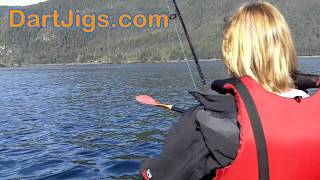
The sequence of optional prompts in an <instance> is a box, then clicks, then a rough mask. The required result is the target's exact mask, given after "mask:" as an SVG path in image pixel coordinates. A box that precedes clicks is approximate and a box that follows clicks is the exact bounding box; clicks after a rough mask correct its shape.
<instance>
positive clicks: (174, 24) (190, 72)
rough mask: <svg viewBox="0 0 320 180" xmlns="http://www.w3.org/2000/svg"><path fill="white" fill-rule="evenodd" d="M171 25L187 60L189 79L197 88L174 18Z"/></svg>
mask: <svg viewBox="0 0 320 180" xmlns="http://www.w3.org/2000/svg"><path fill="white" fill-rule="evenodd" d="M166 2H167V6H168V9H169V13H170V14H172V11H171V8H170V6H169V3H168V0H166ZM173 26H174V29H175V31H176V33H177V35H178V39H179V42H180V47H181V50H182V52H183V56H184V60H185V61H186V62H187V67H188V71H189V74H190V76H191V79H192V82H193V85H194V88H195V89H198V88H197V85H196V82H195V80H194V77H193V75H192V71H191V67H190V64H189V61H188V58H187V55H186V52H185V49H184V47H183V43H182V40H181V37H180V34H179V31H178V27H177V25H176V21H175V19H173Z"/></svg>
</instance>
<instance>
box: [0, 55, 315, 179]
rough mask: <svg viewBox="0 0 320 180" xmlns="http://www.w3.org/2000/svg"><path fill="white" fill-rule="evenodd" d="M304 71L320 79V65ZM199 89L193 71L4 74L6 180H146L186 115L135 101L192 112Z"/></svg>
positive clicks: (172, 66)
mask: <svg viewBox="0 0 320 180" xmlns="http://www.w3.org/2000/svg"><path fill="white" fill-rule="evenodd" d="M300 64H301V65H300V67H301V68H300V69H302V70H304V71H305V72H309V73H318V74H320V59H317V58H313V59H303V60H301V63H300ZM201 65H202V67H203V70H204V74H205V76H206V79H207V81H208V82H210V81H211V80H214V79H219V78H224V77H226V74H225V72H224V66H223V65H222V63H221V62H219V61H215V62H202V63H201ZM191 71H192V72H193V73H192V74H193V76H194V78H195V81H196V83H197V86H200V85H199V84H200V83H199V79H198V75H197V72H196V69H195V67H194V66H193V65H192V67H191ZM193 89H194V87H193V83H192V81H191V77H190V74H189V72H188V69H187V65H186V63H162V64H130V65H66V66H62V65H59V66H55V65H50V66H36V67H19V68H1V69H0V124H1V125H0V179H139V176H138V175H137V174H138V171H139V167H140V164H141V161H142V160H143V159H144V158H147V157H154V156H158V155H159V154H160V152H161V149H162V147H163V142H164V139H165V138H166V136H167V133H168V130H169V129H170V128H171V126H172V125H173V124H174V123H175V122H176V121H177V119H178V118H179V114H177V113H173V112H167V111H164V110H161V109H158V108H153V107H149V106H145V105H141V104H139V103H137V102H136V101H135V96H137V95H140V94H149V95H152V96H153V97H155V98H157V99H159V100H160V101H162V102H165V103H173V104H175V105H176V106H179V107H181V108H190V107H192V106H193V105H195V104H196V102H195V101H194V100H193V98H192V97H191V95H189V93H188V91H189V90H193Z"/></svg>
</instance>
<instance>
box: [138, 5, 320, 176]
mask: <svg viewBox="0 0 320 180" xmlns="http://www.w3.org/2000/svg"><path fill="white" fill-rule="evenodd" d="M222 51H223V62H224V63H225V65H226V68H227V71H228V73H229V74H230V75H231V76H232V77H234V78H231V79H227V80H220V81H215V82H214V83H213V84H212V89H213V90H215V91H217V92H219V93H222V94H224V95H217V94H212V93H208V92H206V93H203V92H192V95H193V96H194V97H195V98H196V99H197V100H198V101H199V105H198V106H197V107H194V108H192V109H190V110H189V111H187V112H186V113H184V115H183V117H182V119H180V120H179V122H178V123H177V124H176V126H175V127H174V128H173V129H172V130H171V132H170V134H169V137H168V139H167V140H166V144H165V147H164V150H163V152H162V154H161V155H160V157H158V158H155V159H149V160H146V161H144V163H143V165H142V176H143V177H144V178H145V179H212V178H214V179H223V180H224V179H244V180H255V179H272V180H274V179H275V180H278V179H279V180H282V179H320V171H319V170H318V168H319V167H318V165H319V164H320V121H319V117H320V111H319V109H320V92H317V93H316V94H314V95H312V96H310V97H309V95H308V94H307V93H306V92H305V91H302V90H298V89H297V88H296V85H295V82H294V80H293V78H294V74H295V72H296V71H297V56H296V52H295V49H294V46H293V42H292V38H291V34H290V31H289V28H288V25H287V23H286V21H285V19H284V17H283V15H282V14H281V13H280V12H279V10H277V9H276V8H275V7H274V6H272V5H271V4H270V3H267V2H259V3H250V4H246V5H244V6H242V7H240V8H239V10H238V11H237V12H236V13H235V15H234V16H233V17H232V18H228V22H227V25H226V27H225V30H224V40H223V48H222ZM318 82H319V81H318Z"/></svg>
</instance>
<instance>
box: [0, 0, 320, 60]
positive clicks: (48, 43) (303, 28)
mask: <svg viewBox="0 0 320 180" xmlns="http://www.w3.org/2000/svg"><path fill="white" fill-rule="evenodd" d="M166 2H168V4H169V5H170V6H171V8H173V7H172V3H171V1H170V0H168V1H167V0H164V1H160V0H49V1H47V2H44V3H40V4H37V5H32V6H28V7H23V9H24V10H25V11H26V12H33V13H37V14H40V15H41V14H47V13H50V12H53V10H54V9H56V10H58V11H59V13H61V14H63V17H62V19H66V15H67V11H68V10H69V9H74V10H79V11H80V13H82V14H87V13H95V14H99V13H102V12H104V13H108V14H111V15H113V16H116V15H119V14H121V13H130V14H138V13H141V12H143V13H145V14H156V13H157V14H160V13H169V10H168V8H167V3H166ZM177 2H178V4H179V6H180V9H181V13H182V14H183V17H184V19H185V21H186V24H187V27H188V30H189V31H190V34H191V38H192V41H193V43H194V46H195V48H196V52H197V54H198V56H199V57H200V58H202V59H207V58H214V57H215V58H219V57H220V56H221V52H220V51H221V41H222V28H223V23H224V22H223V17H225V16H229V15H232V13H233V12H234V11H235V10H236V9H237V7H239V6H240V5H241V4H242V3H244V2H245V1H243V0H224V1H222V0H221V1H214V0H201V1H199V0H177ZM270 2H271V3H273V4H275V5H276V6H277V7H278V8H280V10H281V11H282V12H283V13H284V15H285V17H286V18H287V20H288V23H289V26H290V27H291V30H292V33H293V37H294V41H295V45H296V49H297V50H298V53H299V55H315V54H320V18H319V17H320V1H319V0H305V1H300V0H277V1H276V0H272V1H270ZM9 8H19V7H0V13H1V14H2V21H3V22H4V23H5V24H2V25H0V64H7V65H10V64H11V65H12V64H35V63H36V64H42V63H44V64H45V63H87V62H104V63H124V62H152V61H167V60H174V59H183V53H182V51H181V48H180V46H179V41H178V38H177V33H176V32H175V31H174V29H173V26H172V21H170V22H171V26H170V28H168V29H116V30H107V29H101V28H97V30H96V31H95V32H93V33H85V32H83V31H82V30H81V29H79V28H78V29H75V28H73V29H63V28H61V29H55V28H52V26H49V27H48V28H39V29H28V28H8V23H7V22H8V16H7V15H8V9H9ZM20 9H21V7H20ZM178 25H179V24H178ZM178 28H179V32H180V35H181V37H182V38H183V39H182V40H183V41H184V46H185V49H186V50H188V51H187V53H188V57H189V58H191V53H190V52H189V49H188V46H187V44H186V39H185V37H184V34H183V31H182V29H181V27H180V26H178Z"/></svg>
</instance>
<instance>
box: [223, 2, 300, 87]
mask: <svg viewBox="0 0 320 180" xmlns="http://www.w3.org/2000/svg"><path fill="white" fill-rule="evenodd" d="M222 54H223V61H224V63H225V65H226V67H227V70H228V72H229V73H231V74H232V75H233V76H236V77H242V76H246V75H248V76H250V77H252V78H253V79H255V80H257V81H258V82H259V84H260V85H261V86H263V87H264V88H265V89H266V90H268V91H271V92H276V93H281V92H286V91H288V90H290V89H292V88H294V82H293V79H292V78H291V75H293V73H294V72H295V71H296V70H297V56H296V52H295V48H294V45H293V41H292V38H291V33H290V30H289V27H288V24H287V22H286V20H285V18H284V17H283V15H282V14H281V13H280V11H279V10H278V9H277V8H275V7H274V6H273V5H271V4H270V3H267V2H258V3H250V4H246V5H243V6H242V7H240V8H239V10H238V11H237V12H236V13H235V15H234V16H233V17H232V18H231V19H230V22H229V24H227V26H226V27H225V30H224V40H223V47H222Z"/></svg>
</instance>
